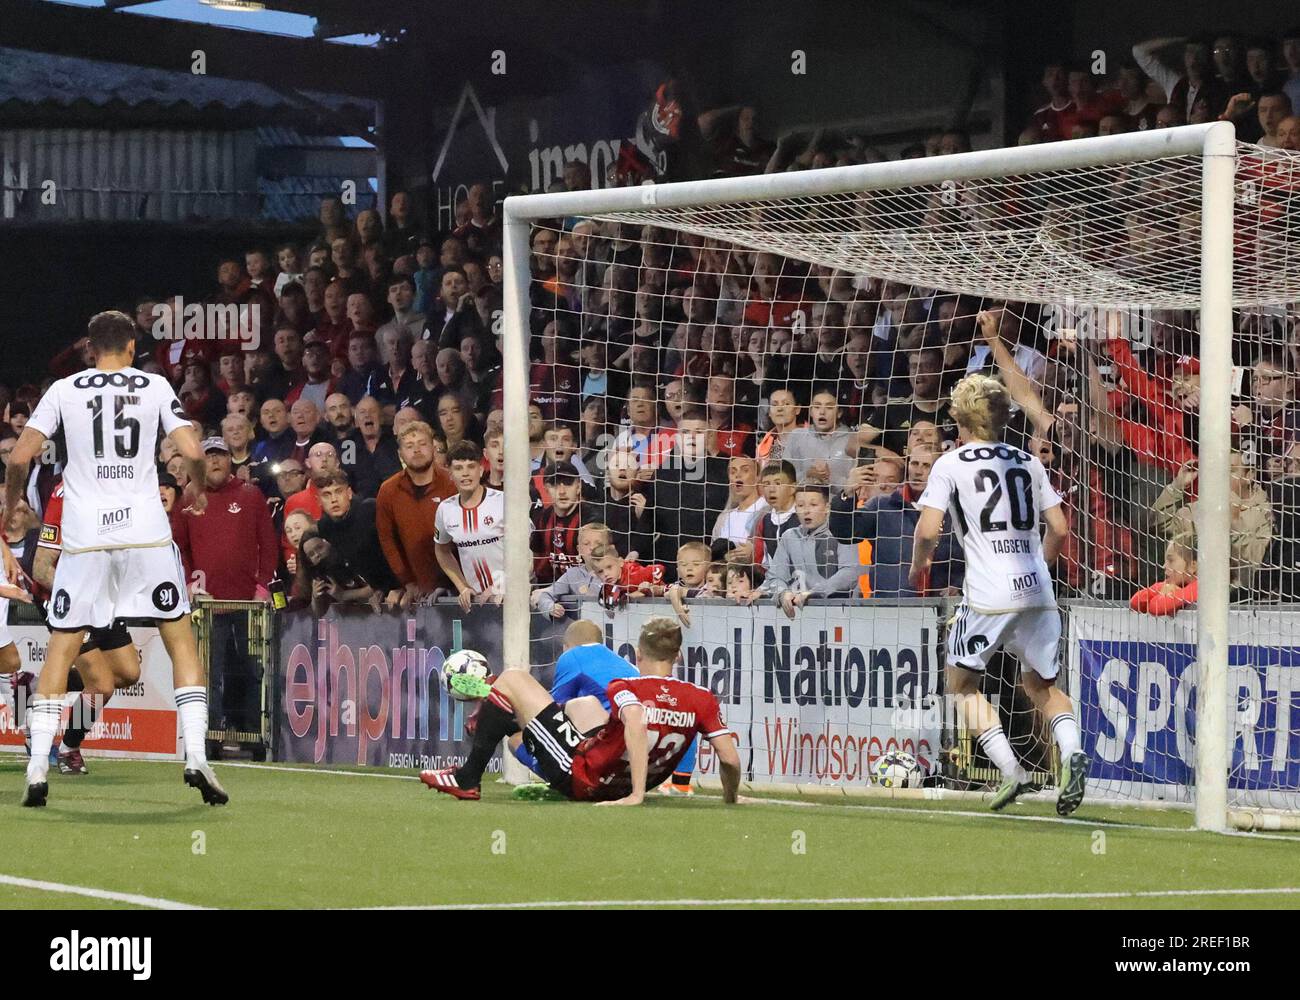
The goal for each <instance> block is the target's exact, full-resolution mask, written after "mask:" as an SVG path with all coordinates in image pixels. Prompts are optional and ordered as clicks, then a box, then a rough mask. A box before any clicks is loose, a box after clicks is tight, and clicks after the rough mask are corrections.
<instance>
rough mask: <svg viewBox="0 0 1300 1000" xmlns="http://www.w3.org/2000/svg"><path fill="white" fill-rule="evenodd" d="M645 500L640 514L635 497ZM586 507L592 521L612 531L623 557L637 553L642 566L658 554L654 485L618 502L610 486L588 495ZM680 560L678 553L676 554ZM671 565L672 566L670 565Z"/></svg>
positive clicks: (635, 490) (641, 487) (643, 485)
mask: <svg viewBox="0 0 1300 1000" xmlns="http://www.w3.org/2000/svg"><path fill="white" fill-rule="evenodd" d="M634 493H640V494H641V495H642V496H644V497H645V507H644V508H642V510H641V512H640V513H639V514H638V513H637V512H636V511H635V510H634V509H633V507H632V503H631V500H632V494H634ZM583 506H584V507H585V508H586V510H587V514H588V518H589V519H590V520H592V521H598V522H600V523H601V524H603V525H605V526H606V527H607V528H609V533H610V537H611V538H612V539H613V541H614V547H615V548H616V549H618V552H619V555H622V556H626V555H627V554H628V553H630V552H635V553H637V555H638V556H639V557H640V561H641V562H648V561H649V560H650V558H651V557H652V556H653V555H654V553H655V509H656V508H655V488H654V484H653V483H638V484H637V485H636V486H635V487H634V488H633V490H632V492H631V493H629V494H628V495H627V496H624V497H623V498H622V499H616V498H615V497H614V496H613V495H612V493H611V492H610V489H609V487H608V486H605V487H601V488H598V489H592V490H589V491H588V492H587V497H586V499H585V502H584V504H583ZM673 556H674V558H676V553H675V552H674V553H673ZM668 565H671V563H668Z"/></svg>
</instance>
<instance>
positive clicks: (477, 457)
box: [434, 441, 506, 611]
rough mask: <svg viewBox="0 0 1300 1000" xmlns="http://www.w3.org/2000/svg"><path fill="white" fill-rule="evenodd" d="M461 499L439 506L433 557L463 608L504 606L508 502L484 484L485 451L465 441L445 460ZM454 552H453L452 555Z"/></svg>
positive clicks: (435, 520)
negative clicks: (491, 603)
mask: <svg viewBox="0 0 1300 1000" xmlns="http://www.w3.org/2000/svg"><path fill="white" fill-rule="evenodd" d="M447 464H448V466H449V467H450V471H451V479H452V482H454V483H455V484H456V492H457V495H456V496H454V497H448V498H447V499H446V500H443V501H442V502H441V503H440V504H438V511H437V513H436V514H435V515H434V524H435V525H436V533H435V535H434V553H435V554H436V555H437V557H438V565H439V566H441V567H442V571H443V572H444V573H446V574H447V579H449V580H450V581H451V584H452V586H453V587H455V588H456V594H457V596H458V597H459V599H460V606H461V608H462V609H464V610H465V611H468V610H469V609H470V607H471V606H472V605H473V603H474V602H475V601H477V602H478V603H480V604H482V603H483V602H484V601H486V600H489V599H490V600H494V601H496V602H497V603H500V601H501V598H502V597H503V596H504V595H505V587H506V550H505V527H506V526H505V513H506V498H505V494H504V493H502V492H501V491H500V490H494V489H492V488H491V487H490V486H484V485H483V452H482V451H481V450H480V449H479V446H478V445H476V444H474V442H472V441H461V442H460V443H459V444H457V445H456V446H455V447H454V448H452V449H451V451H450V452H449V453H448V455H447ZM453 550H454V551H453Z"/></svg>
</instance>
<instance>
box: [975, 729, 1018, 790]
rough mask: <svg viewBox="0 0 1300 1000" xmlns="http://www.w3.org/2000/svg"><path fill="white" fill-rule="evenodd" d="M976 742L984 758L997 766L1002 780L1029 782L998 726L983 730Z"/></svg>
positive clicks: (1005, 735)
mask: <svg viewBox="0 0 1300 1000" xmlns="http://www.w3.org/2000/svg"><path fill="white" fill-rule="evenodd" d="M976 742H977V743H979V745H980V749H981V750H983V751H984V754H985V756H987V757H988V759H989V760H991V761H993V763H994V764H996V765H997V766H998V770H999V771H1001V772H1002V777H1003V778H1005V779H1007V780H1008V781H1010V780H1012V779H1015V780H1016V781H1019V782H1021V783H1022V784H1023V783H1024V782H1026V781H1028V780H1029V776H1028V775H1027V774H1025V771H1024V768H1022V767H1021V766H1020V762H1019V761H1018V760H1017V759H1016V752H1015V751H1014V750H1012V749H1011V743H1010V742H1009V741H1008V740H1007V734H1006V733H1004V732H1003V731H1002V727H1001V726H1000V725H999V726H993V727H992V728H991V729H986V730H984V732H982V733H980V735H979V739H978V740H976Z"/></svg>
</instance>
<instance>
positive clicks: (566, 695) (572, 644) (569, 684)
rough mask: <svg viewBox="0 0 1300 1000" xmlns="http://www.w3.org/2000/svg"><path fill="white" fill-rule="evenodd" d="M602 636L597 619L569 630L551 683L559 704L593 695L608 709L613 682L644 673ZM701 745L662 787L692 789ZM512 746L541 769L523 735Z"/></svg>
mask: <svg viewBox="0 0 1300 1000" xmlns="http://www.w3.org/2000/svg"><path fill="white" fill-rule="evenodd" d="M602 639H603V637H602V635H601V632H600V626H599V625H597V624H596V623H595V622H591V621H586V620H580V621H576V622H574V623H573V624H571V625H570V626H569V627H568V628H567V629H565V631H564V652H563V653H562V654H560V658H559V659H557V660H556V661H555V679H554V680H553V681H552V682H551V697H552V698H553V699H554V700H555V703H556V704H557V705H563V704H564V703H565V702H566V701H571V700H572V699H574V698H582V697H584V696H587V695H591V696H592V697H595V698H598V699H600V703H601V705H602V706H604V708H605V709H606V710H608V709H609V700H608V698H607V696H606V694H605V692H606V690H607V689H608V688H609V685H610V683H611V682H613V681H615V680H617V679H619V678H621V677H637V676H640V675H639V674H638V673H637V669H636V667H634V666H633V665H632V664H631V663H629V662H628V661H627V660H625V659H623V657H621V656H619V655H618V654H617V653H615V652H614V651H613V650H612V649H610V648H609V647H608V646H606V645H605V644H604V642H603V641H602ZM698 745H699V740H698V739H697V740H696V741H694V742H693V743H692V744H691V747H690V749H689V750H687V751H686V754H685V756H684V757H682V760H681V762H680V763H679V764H678V765H677V767H676V769H675V771H674V773H673V780H672V782H665V783H664V784H663V785H662V786H661V788H663V789H668V788H669V787H670V785H671V786H675V787H678V788H679V794H680V788H681V787H682V785H684V786H685V787H686V788H687V789H689V788H690V775H691V774H692V772H694V770H695V755H696V751H697V747H698ZM510 748H511V750H512V751H513V752H514V755H515V757H516V758H517V759H518V760H519V762H520V763H522V764H523V765H524V766H525V767H527V768H528V769H529V770H530V771H532V772H534V773H536V772H537V762H536V760H534V758H533V755H532V754H530V753H529V752H528V750H527V749H526V748H525V747H524V744H523V737H522V735H521V734H519V733H515V735H513V736H511V737H510ZM546 790H547V789H546V786H545V785H524V786H522V787H520V788H519V789H516V793H517V795H518V797H520V798H531V797H542V796H543V795H544V794H545V792H546Z"/></svg>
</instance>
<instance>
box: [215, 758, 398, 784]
mask: <svg viewBox="0 0 1300 1000" xmlns="http://www.w3.org/2000/svg"><path fill="white" fill-rule="evenodd" d="M212 766H213V767H244V768H248V769H249V770H250V771H288V772H289V773H290V774H341V775H343V776H344V777H348V778H396V779H397V780H398V781H419V780H420V776H419V775H418V774H382V773H379V772H376V771H340V770H338V769H337V768H331V767H282V766H281V765H279V764H254V763H251V762H250V763H240V762H238V761H233V760H220V761H214V762H213V764H212Z"/></svg>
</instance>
